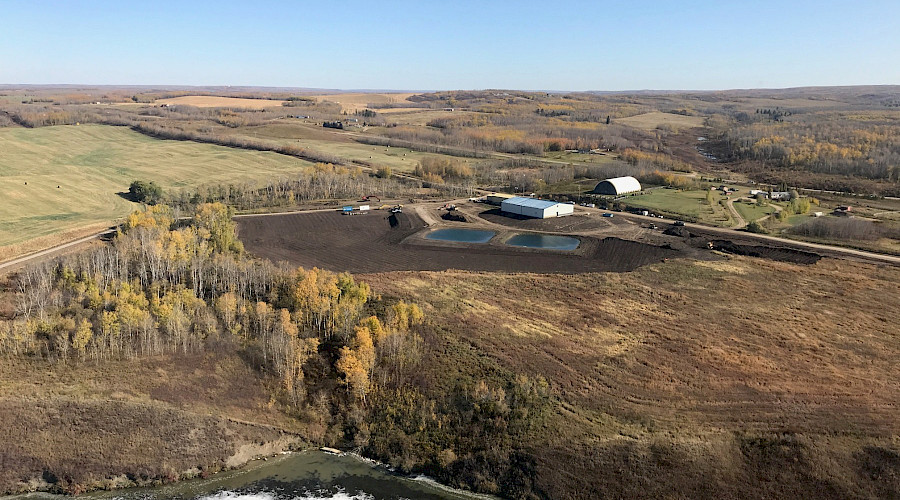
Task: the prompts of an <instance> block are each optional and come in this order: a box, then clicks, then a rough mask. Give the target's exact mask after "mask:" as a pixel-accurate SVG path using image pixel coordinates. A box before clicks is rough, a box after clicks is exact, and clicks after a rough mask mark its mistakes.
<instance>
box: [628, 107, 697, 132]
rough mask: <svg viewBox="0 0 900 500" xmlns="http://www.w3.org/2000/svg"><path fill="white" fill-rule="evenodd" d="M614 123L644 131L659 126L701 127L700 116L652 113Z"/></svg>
mask: <svg viewBox="0 0 900 500" xmlns="http://www.w3.org/2000/svg"><path fill="white" fill-rule="evenodd" d="M616 123H621V124H624V125H628V126H629V127H635V128H639V129H644V130H653V129H655V128H657V127H659V126H661V125H669V126H671V127H674V128H676V129H678V128H696V127H702V126H703V117H702V116H685V115H676V114H674V113H662V112H660V111H653V112H650V113H643V114H640V115H634V116H629V117H627V118H619V119H617V120H616Z"/></svg>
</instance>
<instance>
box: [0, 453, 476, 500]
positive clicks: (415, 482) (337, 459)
mask: <svg viewBox="0 0 900 500" xmlns="http://www.w3.org/2000/svg"><path fill="white" fill-rule="evenodd" d="M67 498H70V497H64V496H60V495H51V494H46V493H31V494H27V495H17V496H12V497H0V500H64V499H67ZM76 498H78V499H82V500H400V499H410V500H417V499H423V500H460V499H472V498H482V499H484V498H493V497H488V496H484V495H473V494H469V493H465V492H462V491H457V490H452V489H450V488H447V487H444V486H441V485H439V484H437V483H435V482H434V481H431V480H429V479H426V478H423V477H419V478H407V477H400V476H397V475H394V474H392V473H391V472H390V471H389V470H387V469H386V468H385V467H383V466H378V465H375V464H372V463H370V462H367V461H364V460H362V459H359V458H357V457H354V456H348V455H345V456H336V455H331V454H328V453H323V452H320V451H305V452H300V453H290V454H286V455H281V456H279V457H276V458H269V459H268V460H267V461H264V462H263V461H258V462H254V463H253V464H252V465H248V466H247V467H245V468H243V469H240V470H235V471H228V472H222V473H220V474H215V475H213V476H211V477H209V478H207V479H195V480H191V481H182V482H178V483H172V484H167V485H165V486H157V487H152V488H131V489H125V490H118V491H103V492H93V493H87V494H84V495H78V496H77V497H76Z"/></svg>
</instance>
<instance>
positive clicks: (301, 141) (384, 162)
mask: <svg viewBox="0 0 900 500" xmlns="http://www.w3.org/2000/svg"><path fill="white" fill-rule="evenodd" d="M301 134H302V136H303V137H302V138H294V137H296V136H297V135H301ZM284 135H288V136H289V137H288V138H285V137H283V136H284ZM309 135H312V136H314V137H315V135H316V134H314V133H313V134H309ZM242 136H243V137H253V138H266V139H275V140H279V141H280V142H283V143H284V144H291V145H295V146H301V147H304V148H309V149H311V150H314V151H317V152H320V153H325V154H329V155H333V156H337V157H340V158H343V159H345V160H350V161H357V162H360V163H363V164H371V166H372V168H379V167H385V166H386V167H391V169H393V170H394V171H395V172H406V173H410V172H412V171H413V170H415V168H416V165H417V164H418V163H419V161H420V160H421V159H422V158H426V157H443V156H444V155H440V154H435V153H422V152H419V151H413V150H411V149H407V148H401V147H388V146H372V145H369V144H361V143H359V142H355V141H353V140H352V136H347V135H344V136H343V137H341V134H336V136H337V137H328V138H309V139H308V138H306V137H307V134H306V133H303V132H299V131H297V130H292V129H291V128H287V127H277V128H263V129H259V130H254V131H253V133H252V134H250V135H247V134H243V135H242ZM291 136H293V137H291ZM462 161H464V162H475V161H478V160H473V159H471V158H467V159H463V160H462Z"/></svg>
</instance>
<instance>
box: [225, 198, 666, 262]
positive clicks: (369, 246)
mask: <svg viewBox="0 0 900 500" xmlns="http://www.w3.org/2000/svg"><path fill="white" fill-rule="evenodd" d="M436 227H437V226H436ZM424 228H425V224H424V222H423V220H422V219H421V218H420V217H419V216H418V215H417V214H415V213H410V211H408V210H407V211H405V212H403V213H400V214H390V213H386V212H382V211H372V212H370V213H368V214H360V213H354V215H342V214H341V213H340V212H337V211H335V212H330V211H329V212H312V213H298V214H285V215H266V216H259V217H242V218H240V219H238V234H239V236H240V238H241V240H242V241H243V242H244V246H245V248H246V249H247V251H249V252H250V253H251V254H253V255H255V256H257V257H262V258H266V259H270V260H272V261H274V262H277V261H286V262H289V263H290V264H293V265H297V266H303V267H306V268H312V267H319V268H323V269H330V270H335V271H349V272H352V273H375V272H384V271H412V270H418V271H424V270H429V271H440V270H445V269H465V270H470V271H506V272H536V273H581V272H598V271H630V270H632V269H635V268H637V267H639V266H642V265H645V264H649V263H652V262H660V261H662V260H663V259H667V258H671V257H677V256H679V255H681V253H680V252H679V251H678V250H674V249H672V248H664V247H661V246H654V245H649V244H645V243H639V242H634V241H628V240H623V239H619V238H612V237H609V238H597V237H591V236H579V239H581V240H582V243H581V244H580V245H579V247H578V249H577V250H576V251H545V250H534V249H524V248H515V247H511V246H507V245H504V244H502V243H501V242H498V243H496V244H493V243H492V244H478V243H471V244H467V243H455V242H437V241H433V240H428V239H426V238H425V237H424V235H420V234H416V233H419V232H423V233H424V232H425V231H424ZM472 229H475V228H474V227H473V228H472ZM499 237H500V236H498V237H495V238H494V240H497V239H498V238H499Z"/></svg>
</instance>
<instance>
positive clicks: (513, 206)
mask: <svg viewBox="0 0 900 500" xmlns="http://www.w3.org/2000/svg"><path fill="white" fill-rule="evenodd" d="M500 210H502V211H503V212H508V213H511V214H517V215H524V216H526V217H534V218H536V219H546V218H549V217H562V216H564V215H572V214H573V213H574V212H575V205H572V204H569V203H557V202H555V201H548V200H536V199H534V198H523V197H521V196H517V197H515V198H510V199H508V200H503V203H502V204H501V205H500Z"/></svg>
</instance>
